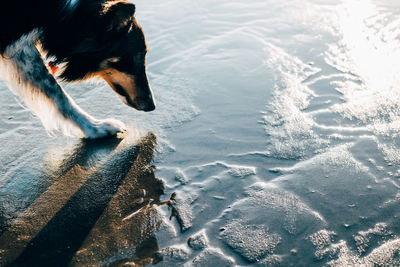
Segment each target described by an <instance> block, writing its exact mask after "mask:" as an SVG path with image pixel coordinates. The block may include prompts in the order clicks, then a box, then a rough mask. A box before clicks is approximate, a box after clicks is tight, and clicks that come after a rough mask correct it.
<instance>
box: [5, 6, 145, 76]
mask: <svg viewBox="0 0 400 267" xmlns="http://www.w3.org/2000/svg"><path fill="white" fill-rule="evenodd" d="M69 1H70V0H37V1H34V0H19V1H18V0H17V1H15V0H7V1H5V3H2V4H1V9H0V25H1V27H0V53H3V52H4V50H5V48H6V47H7V46H8V45H10V44H11V43H12V42H14V41H16V40H17V39H18V38H20V37H21V36H22V35H23V34H26V33H29V32H30V31H32V30H33V29H39V30H40V37H39V39H40V42H41V44H42V46H43V48H44V49H45V50H46V51H47V52H48V56H54V57H56V58H57V61H56V63H66V64H67V65H66V69H65V71H64V72H63V73H62V74H61V75H60V77H61V78H63V79H64V80H66V81H75V80H80V79H83V78H85V77H87V76H90V75H91V74H92V73H95V72H97V71H98V70H99V65H100V63H101V62H102V61H103V60H104V59H106V58H113V57H119V58H122V59H123V60H122V61H121V62H118V63H117V64H116V66H113V67H118V68H117V69H118V70H121V71H124V72H127V73H131V72H132V69H134V68H135V67H139V68H140V67H141V65H143V66H144V59H143V64H142V62H140V64H139V65H140V66H137V64H135V62H134V59H133V58H132V57H131V56H129V57H126V55H124V53H129V55H133V54H135V55H136V54H137V55H138V56H139V57H140V56H141V55H140V54H141V53H145V52H146V45H145V42H144V35H143V32H142V29H141V28H140V26H139V25H138V24H137V22H136V20H135V18H134V17H133V14H134V11H135V6H134V5H133V4H130V3H127V2H125V1H112V0H79V1H77V5H76V6H75V7H74V8H73V10H71V8H70V7H68V5H67V4H68V2H69ZM113 2H116V4H114V5H112V6H111V7H109V8H107V4H110V3H113ZM133 75H135V73H133Z"/></svg>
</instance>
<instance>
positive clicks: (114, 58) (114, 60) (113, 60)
mask: <svg viewBox="0 0 400 267" xmlns="http://www.w3.org/2000/svg"><path fill="white" fill-rule="evenodd" d="M119 60H120V58H119V57H113V58H110V59H109V60H108V62H111V63H115V62H118V61H119Z"/></svg>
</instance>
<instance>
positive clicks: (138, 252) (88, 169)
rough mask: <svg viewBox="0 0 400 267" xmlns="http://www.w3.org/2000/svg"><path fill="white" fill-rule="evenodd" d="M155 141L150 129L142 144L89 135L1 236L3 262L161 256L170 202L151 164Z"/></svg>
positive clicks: (87, 262) (109, 261) (84, 262)
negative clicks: (160, 232) (163, 208)
mask: <svg viewBox="0 0 400 267" xmlns="http://www.w3.org/2000/svg"><path fill="white" fill-rule="evenodd" d="M155 147H156V136H155V135H154V134H151V133H150V134H147V135H146V136H145V137H143V138H141V139H140V141H139V142H137V143H136V144H132V143H130V142H129V141H126V140H125V139H124V140H123V139H118V138H110V139H103V140H95V141H82V142H81V144H80V145H79V146H78V147H77V148H75V149H74V150H73V152H72V153H69V155H68V156H67V157H66V158H64V159H63V160H62V161H61V163H60V164H59V166H57V167H56V168H53V169H51V170H49V172H51V173H52V174H51V175H55V174H57V175H59V178H58V179H57V181H56V182H54V183H53V184H51V185H50V186H49V187H48V188H47V190H46V191H44V193H42V194H41V195H40V197H38V198H37V199H36V200H35V201H34V202H33V203H32V204H31V205H30V206H29V207H28V208H27V209H26V210H25V211H24V212H23V213H22V214H20V215H19V216H18V218H17V219H15V220H14V222H13V223H12V225H11V226H10V227H9V228H8V229H7V230H6V231H5V232H4V233H3V234H2V235H1V236H0V263H1V264H0V265H2V266H8V265H9V266H67V265H79V266H93V265H113V264H116V265H119V264H124V263H125V262H129V261H133V262H136V263H139V264H140V263H141V262H142V263H143V262H153V263H156V262H158V261H160V260H161V259H160V258H159V257H158V256H157V251H158V244H157V239H156V237H155V231H156V230H157V228H158V227H159V226H160V225H161V221H162V218H161V217H160V214H159V213H158V212H157V209H156V208H155V207H156V206H158V205H162V204H164V203H162V202H161V201H160V196H161V195H162V194H163V192H164V185H163V183H162V181H161V180H159V179H157V178H156V177H155V175H154V167H153V166H149V165H150V164H151V162H152V160H153V154H154V150H155ZM103 152H105V153H103ZM99 155H100V156H99ZM104 155H105V156H104ZM103 156H104V158H102V157H103ZM99 158H102V159H101V160H99Z"/></svg>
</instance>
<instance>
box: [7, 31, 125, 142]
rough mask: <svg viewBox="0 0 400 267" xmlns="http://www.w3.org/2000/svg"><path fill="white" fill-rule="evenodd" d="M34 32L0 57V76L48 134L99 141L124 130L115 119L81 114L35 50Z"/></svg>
mask: <svg viewBox="0 0 400 267" xmlns="http://www.w3.org/2000/svg"><path fill="white" fill-rule="evenodd" d="M36 40H37V31H33V32H31V33H30V34H27V35H24V36H22V37H21V38H20V39H19V40H18V41H16V42H14V43H13V44H12V45H10V46H9V47H7V49H6V51H5V56H4V57H0V75H1V76H2V78H3V79H4V80H5V82H6V83H7V84H8V86H9V87H10V89H11V91H12V92H14V94H16V95H17V96H19V97H20V98H21V99H22V100H23V102H24V103H25V105H26V106H27V107H28V108H29V109H31V110H32V112H33V113H34V114H35V115H37V116H38V117H39V118H40V120H41V121H42V123H43V125H44V127H45V128H46V130H47V131H48V132H49V133H50V134H52V133H53V132H54V131H57V130H60V131H62V132H63V133H64V134H65V135H67V136H78V137H82V136H84V137H87V138H99V137H104V136H107V135H114V134H116V133H118V132H121V131H124V129H125V126H124V125H123V123H122V122H119V121H116V120H104V121H98V120H96V119H94V118H93V117H91V116H90V115H88V114H87V113H86V112H84V111H83V110H82V109H81V108H80V107H79V106H78V105H76V104H75V102H74V101H73V100H72V99H71V97H69V96H68V94H66V92H65V91H64V90H63V89H62V88H61V86H59V85H58V83H57V82H56V80H55V79H54V77H53V76H52V75H51V74H50V73H49V71H48V70H47V68H46V66H45V65H44V62H43V60H42V58H41V56H40V53H39V52H38V50H37V49H36V47H35V43H36Z"/></svg>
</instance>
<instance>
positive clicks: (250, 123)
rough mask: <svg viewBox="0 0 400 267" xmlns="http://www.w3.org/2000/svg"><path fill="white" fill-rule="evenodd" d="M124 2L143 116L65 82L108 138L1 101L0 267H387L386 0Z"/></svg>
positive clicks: (397, 47) (392, 224) (395, 105)
mask: <svg viewBox="0 0 400 267" xmlns="http://www.w3.org/2000/svg"><path fill="white" fill-rule="evenodd" d="M136 5H137V19H138V21H139V22H140V23H141V24H142V26H143V28H144V31H145V33H146V37H147V41H148V46H149V54H148V59H147V61H148V71H149V78H150V81H151V84H152V87H153V90H154V93H155V96H156V99H157V103H158V107H157V110H156V111H155V112H152V113H149V114H144V113H140V112H136V111H134V110H131V109H129V108H128V107H126V106H124V105H123V104H121V103H120V102H119V100H118V98H117V96H115V95H114V94H113V92H112V90H110V89H109V88H108V87H107V86H106V85H104V84H102V83H100V84H93V83H83V84H74V85H68V86H66V87H67V90H68V91H69V92H70V93H71V95H72V96H73V98H74V99H76V100H77V102H78V103H79V104H80V105H81V106H82V107H83V108H84V109H85V110H87V111H88V112H89V113H91V114H93V115H95V114H98V115H96V116H97V117H99V118H101V117H115V118H117V119H121V120H123V121H124V122H125V123H126V124H127V125H129V128H130V130H129V131H128V133H127V134H125V135H124V136H120V139H110V140H103V141H93V142H85V141H79V140H73V139H65V138H63V137H55V138H49V137H48V136H47V135H46V133H45V132H44V130H43V129H42V127H41V125H40V123H39V121H38V119H37V118H34V117H33V116H32V115H30V113H29V112H28V111H26V110H24V109H22V108H21V106H20V105H18V104H17V102H16V101H14V97H13V95H12V94H11V93H10V92H9V91H7V90H1V91H0V103H1V109H0V139H1V140H0V141H1V151H2V153H1V154H0V186H1V187H0V203H1V205H0V259H1V260H2V264H5V263H12V262H15V263H18V264H20V265H23V264H24V263H32V262H34V263H37V262H49V263H51V264H53V265H67V264H70V265H73V266H87V265H115V266H123V265H124V264H131V265H133V264H134V263H135V264H137V265H139V266H140V265H147V264H149V265H151V264H156V265H159V266H177V265H188V266H189V265H194V266H216V265H217V264H220V265H223V266H233V265H241V266H250V265H251V266H253V265H255V266H256V265H258V266H279V265H281V266H321V265H328V266H360V265H362V266H397V265H400V257H399V255H400V239H399V235H400V227H399V223H398V222H399V216H400V207H399V206H400V191H399V185H400V168H399V163H400V152H399V147H400V141H399V137H400V136H399V132H400V111H399V110H400V109H399V106H400V104H399V103H400V91H399V89H400V88H399V85H398V83H399V81H400V74H399V73H400V63H399V62H400V27H399V26H400V4H399V3H398V1H393V0H384V1H372V0H363V1H360V0H359V1H357V0H342V1H329V0H327V1H318V0H309V1H297V0H288V1H285V2H284V3H278V2H277V1H266V0H263V1H261V0H254V1H251V3H245V2H242V1H225V0H221V1H218V2H216V1H208V0H205V1H186V0H180V1H178V0H170V1H164V2H162V3H160V1H155V0H146V1H144V0H139V1H136ZM0 87H2V88H5V86H4V85H3V84H0ZM99 95H100V96H104V97H99ZM105 107H107V108H105ZM110 107H112V108H110ZM148 132H151V133H148ZM153 165H154V166H153ZM2 264H0V265H2ZM128 266H129V265H128Z"/></svg>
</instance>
